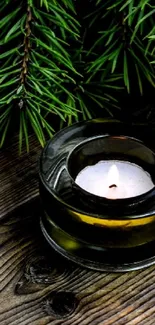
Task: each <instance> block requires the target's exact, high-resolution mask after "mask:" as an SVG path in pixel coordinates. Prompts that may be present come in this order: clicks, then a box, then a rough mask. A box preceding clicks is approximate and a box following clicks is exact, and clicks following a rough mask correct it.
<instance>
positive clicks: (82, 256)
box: [39, 119, 155, 271]
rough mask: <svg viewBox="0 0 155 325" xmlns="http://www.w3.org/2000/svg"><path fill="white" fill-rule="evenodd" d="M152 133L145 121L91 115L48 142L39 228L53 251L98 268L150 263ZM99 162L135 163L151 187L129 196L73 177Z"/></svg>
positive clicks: (154, 259)
mask: <svg viewBox="0 0 155 325" xmlns="http://www.w3.org/2000/svg"><path fill="white" fill-rule="evenodd" d="M154 134H155V130H154V129H153V128H150V127H148V126H147V125H135V124H133V125H129V124H124V123H121V122H119V121H116V120H103V119H95V120H89V121H86V122H80V123H76V124H74V125H72V126H70V127H67V128H65V129H63V130H61V131H60V132H58V133H57V134H56V135H55V136H54V137H53V138H52V139H51V140H50V141H49V142H48V143H47V145H46V147H45V148H44V149H43V151H42V155H41V158H40V172H39V174H40V196H41V199H42V204H43V209H44V214H43V215H42V218H41V228H42V231H43V234H44V235H45V238H46V239H47V240H48V242H49V243H50V245H51V246H52V247H53V248H54V249H55V250H57V251H58V252H59V253H61V254H62V255H63V256H65V257H66V258H68V259H70V260H72V261H74V262H76V263H78V264H80V265H84V266H87V267H89V268H91V269H96V270H102V271H129V270H134V269H139V268H142V267H146V266H149V265H152V264H154V263H155V254H154V248H155V187H154V183H155V153H154V152H155V145H154ZM100 161H103V162H104V161H121V162H125V163H130V164H135V165H136V166H139V168H141V169H142V170H143V171H144V172H145V173H146V174H147V175H149V177H150V179H151V182H152V183H151V184H152V185H151V186H150V187H147V186H146V192H145V187H144V190H143V193H142V194H140V195H136V196H133V197H128V198H119V199H117V198H116V199H109V198H106V197H101V196H99V195H95V194H92V193H90V192H89V191H88V190H85V189H83V188H82V187H81V186H79V184H77V183H76V177H77V175H78V174H79V173H80V172H81V171H82V170H83V169H84V168H85V167H87V166H94V165H95V164H97V163H98V162H100ZM101 177H102V175H101ZM112 185H113V184H112ZM124 186H127V184H124ZM109 187H110V186H109ZM148 189H149V190H148Z"/></svg>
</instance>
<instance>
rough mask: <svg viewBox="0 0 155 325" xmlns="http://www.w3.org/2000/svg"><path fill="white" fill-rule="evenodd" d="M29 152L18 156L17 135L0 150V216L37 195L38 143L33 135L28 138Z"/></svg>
mask: <svg viewBox="0 0 155 325" xmlns="http://www.w3.org/2000/svg"><path fill="white" fill-rule="evenodd" d="M29 142H30V149H31V152H30V154H27V153H26V151H24V152H23V154H22V155H21V156H19V152H18V137H14V138H13V139H12V142H11V143H10V145H9V146H8V147H7V149H5V150H1V152H0V184H1V186H0V218H2V217H4V216H5V215H6V213H7V212H9V211H11V210H12V209H14V207H17V206H19V205H21V204H23V203H24V202H27V201H29V199H31V198H33V197H35V196H36V195H38V186H37V184H38V173H37V172H38V163H37V162H38V157H39V155H40V151H41V148H40V145H39V144H38V142H37V140H36V138H35V137H33V136H31V137H30V138H29Z"/></svg>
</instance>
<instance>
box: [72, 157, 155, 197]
mask: <svg viewBox="0 0 155 325" xmlns="http://www.w3.org/2000/svg"><path fill="white" fill-rule="evenodd" d="M75 183H76V184H77V185H79V186H80V187H81V188H83V189H84V190H86V191H87V192H89V193H91V194H95V195H98V196H100V197H105V198H108V199H125V198H131V197H135V196H138V195H141V194H144V193H146V192H148V191H149V190H151V189H152V188H153V187H154V184H153V182H152V179H151V176H150V174H149V173H148V172H146V171H145V170H144V169H143V168H141V167H140V166H138V165H136V164H134V163H130V162H128V161H119V160H104V161H99V162H98V163H97V164H95V165H93V166H87V167H85V168H84V169H83V170H81V171H80V172H79V174H78V175H77V177H76V179H75Z"/></svg>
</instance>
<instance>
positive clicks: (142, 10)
mask: <svg viewBox="0 0 155 325" xmlns="http://www.w3.org/2000/svg"><path fill="white" fill-rule="evenodd" d="M90 18H91V20H90ZM87 19H88V20H89V21H90V24H89V26H90V28H94V25H95V26H96V25H97V22H100V23H98V26H99V27H98V36H97V37H96V40H95V42H94V44H93V45H92V46H91V47H90V49H89V51H88V53H87V55H88V56H89V54H90V53H91V52H92V51H94V52H96V57H95V55H94V59H93V60H92V62H90V64H89V65H88V72H90V73H91V74H92V76H94V75H95V74H97V73H98V72H101V73H102V69H105V68H106V69H109V70H110V71H111V73H114V72H115V73H118V74H120V75H122V78H123V80H124V85H125V87H126V88H127V91H128V93H129V92H130V88H131V82H130V80H133V79H134V77H133V75H134V74H135V78H136V79H137V84H138V85H139V90H140V93H141V94H143V79H145V80H148V81H149V83H151V85H152V86H153V87H155V75H154V66H153V65H152V63H153V62H152V61H154V58H155V51H154V42H153V40H154V34H155V27H154V19H155V4H153V1H152V0H146V1H143V0H141V1H139V3H137V2H136V1H135V0H127V1H122V0H116V1H112V0H109V1H104V2H103V1H101V0H98V1H96V9H95V10H93V12H91V13H89V15H88V16H87Z"/></svg>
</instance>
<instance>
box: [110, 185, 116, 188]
mask: <svg viewBox="0 0 155 325" xmlns="http://www.w3.org/2000/svg"><path fill="white" fill-rule="evenodd" d="M112 187H117V185H116V184H112V185H110V186H109V188H112Z"/></svg>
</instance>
